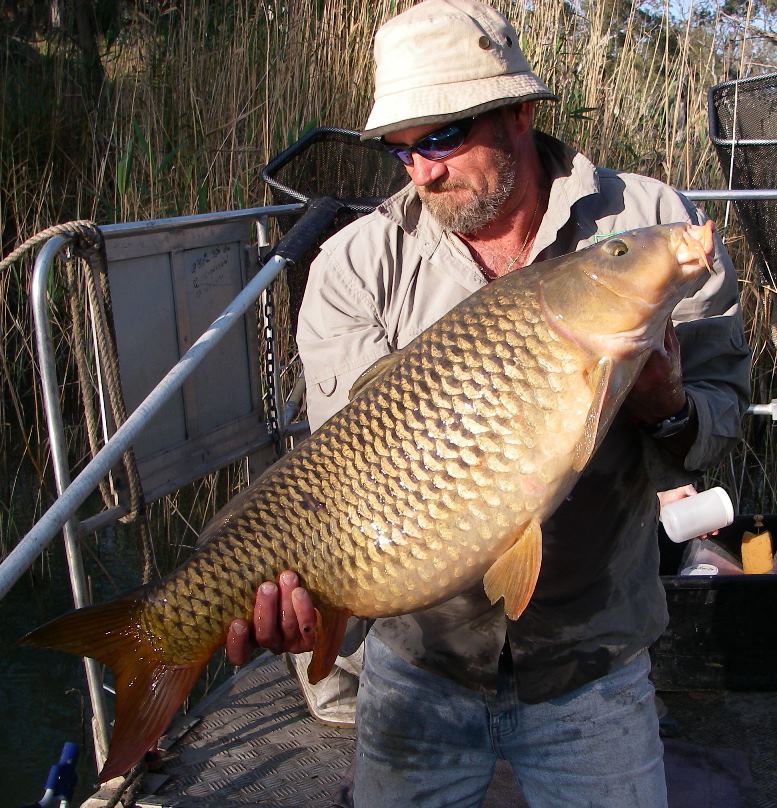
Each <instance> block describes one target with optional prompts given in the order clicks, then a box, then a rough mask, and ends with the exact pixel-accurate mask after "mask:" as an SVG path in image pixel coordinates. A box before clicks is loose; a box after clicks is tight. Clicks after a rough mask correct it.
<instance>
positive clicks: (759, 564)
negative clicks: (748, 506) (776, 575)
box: [742, 530, 774, 575]
mask: <svg viewBox="0 0 777 808" xmlns="http://www.w3.org/2000/svg"><path fill="white" fill-rule="evenodd" d="M773 563H774V559H773V558H772V536H771V534H770V533H769V531H768V530H767V531H765V532H764V533H750V532H749V531H746V532H745V534H744V535H743V536H742V569H744V571H745V574H746V575H751V574H753V573H755V574H757V573H763V572H771V571H772V564H773Z"/></svg>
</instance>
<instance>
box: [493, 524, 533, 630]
mask: <svg viewBox="0 0 777 808" xmlns="http://www.w3.org/2000/svg"><path fill="white" fill-rule="evenodd" d="M541 561H542V530H541V528H540V523H539V522H538V521H537V520H536V519H532V520H531V522H529V523H528V524H527V525H526V526H525V527H524V529H523V530H522V531H521V533H520V535H519V536H518V539H517V540H516V542H515V544H513V546H512V547H510V549H509V550H508V551H507V552H506V553H504V554H503V555H501V556H499V558H498V559H497V560H496V561H495V562H494V563H493V564H492V565H491V567H490V568H489V570H488V571H487V572H486V574H485V576H484V577H483V587H484V589H485V590H486V595H487V596H488V599H489V600H490V601H491V603H496V602H497V601H498V600H499V598H504V600H505V614H506V615H507V616H508V617H509V618H510V619H511V620H517V619H518V618H519V617H520V615H521V613H522V612H523V610H524V609H525V608H526V607H527V606H528V604H529V601H530V600H531V596H532V595H533V594H534V587H535V586H536V585H537V578H538V577H539V574H540V563H541Z"/></svg>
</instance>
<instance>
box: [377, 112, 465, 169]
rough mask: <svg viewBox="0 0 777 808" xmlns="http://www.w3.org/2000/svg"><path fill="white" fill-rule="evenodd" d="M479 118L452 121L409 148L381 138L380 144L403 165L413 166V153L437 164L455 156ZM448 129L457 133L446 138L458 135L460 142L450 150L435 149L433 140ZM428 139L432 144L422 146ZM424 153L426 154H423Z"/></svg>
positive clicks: (452, 133)
mask: <svg viewBox="0 0 777 808" xmlns="http://www.w3.org/2000/svg"><path fill="white" fill-rule="evenodd" d="M479 117H480V116H479V115H473V116H472V117H470V118H461V119H460V120H458V121H453V122H452V123H449V124H446V125H445V126H441V127H440V128H439V129H435V130H434V132H429V134H428V135H424V136H423V137H422V138H419V139H418V140H416V142H415V143H413V144H412V145H410V146H398V145H397V144H395V143H387V142H386V141H385V140H384V139H383V138H381V143H382V144H383V148H384V149H386V151H387V152H388V153H389V154H391V155H392V156H394V157H396V158H397V160H399V161H400V162H401V163H402V164H403V165H406V166H412V165H413V153H414V152H415V153H417V154H420V155H421V157H423V158H424V159H425V160H432V161H434V162H438V161H439V160H444V159H445V158H446V157H450V156H451V155H452V154H455V153H456V152H457V151H458V150H459V149H460V148H461V147H462V146H463V145H464V144H465V143H466V142H467V138H468V137H469V134H470V132H471V131H472V127H473V126H474V125H475V121H476V120H477V119H478V118H479ZM449 129H452V130H457V131H455V132H451V133H450V134H448V135H447V137H452V136H453V135H454V134H456V135H460V137H461V140H460V141H459V142H458V143H457V144H456V145H455V146H454V147H453V148H451V149H440V148H439V147H437V148H435V146H434V145H433V144H434V139H435V138H438V139H440V138H441V136H442V135H444V134H445V133H447V132H448V130H449ZM430 139H431V140H432V143H431V144H429V145H424V143H425V142H426V141H428V140H430ZM424 152H427V153H426V154H425V153H424Z"/></svg>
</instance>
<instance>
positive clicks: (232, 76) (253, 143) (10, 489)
mask: <svg viewBox="0 0 777 808" xmlns="http://www.w3.org/2000/svg"><path fill="white" fill-rule="evenodd" d="M410 4H411V3H410V2H409V0H376V2H372V3H364V2H353V0H350V1H349V0H265V1H264V2H261V3H257V2H255V0H252V2H246V0H233V1H232V2H206V0H181V2H179V3H173V2H172V0H165V2H144V0H125V2H107V0H92V1H91V2H89V1H87V0H71V2H69V3H64V2H54V1H53V0H51V1H50V2H36V1H35V0H28V1H27V2H17V3H15V4H12V5H11V6H10V7H9V8H8V9H4V11H3V14H2V16H0V37H1V39H0V65H2V69H1V71H0V94H1V95H2V97H1V98H0V221H1V222H2V250H1V252H2V254H3V255H7V254H8V253H9V252H10V251H11V249H13V248H14V247H15V246H17V245H18V244H19V243H21V242H22V241H23V240H24V239H25V238H27V237H29V236H31V235H33V234H34V233H36V232H38V231H39V230H42V229H43V228H45V227H47V226H49V225H51V224H54V223H58V222H65V221H69V220H72V219H76V218H83V219H93V220H95V221H97V222H98V223H109V222H113V221H131V220H137V219H146V218H150V217H162V216H171V215H179V214H186V213H193V212H199V211H205V210H219V209H229V208H238V207H243V206H250V205H255V204H261V203H263V202H264V201H266V189H265V188H264V186H263V183H262V182H261V179H260V176H259V172H260V169H261V168H262V166H263V165H264V164H265V163H266V162H267V161H268V160H269V158H270V157H272V156H273V155H275V154H277V153H278V152H279V151H280V150H281V149H282V148H284V147H285V146H287V145H288V144H289V143H291V142H293V141H294V140H295V139H296V138H297V137H298V136H299V135H300V134H301V133H302V132H304V131H305V130H307V129H308V128H310V127H311V126H314V125H320V124H328V125H338V126H345V127H349V128H358V127H359V126H360V125H361V124H362V123H363V121H364V120H365V117H366V113H367V111H368V108H369V103H370V93H371V73H372V67H371V41H372V36H373V33H374V31H375V29H376V28H377V26H378V25H379V24H380V23H381V22H382V21H383V20H385V19H386V18H387V17H389V16H391V15H393V14H394V13H396V12H397V11H399V10H402V9H404V8H406V7H407V6H409V5H410ZM498 5H500V6H501V8H502V9H503V10H504V11H506V12H507V13H508V14H510V15H511V16H512V18H513V20H514V22H515V23H516V26H517V27H518V28H519V30H522V31H523V32H525V35H524V39H523V41H522V46H523V47H524V49H525V51H526V53H527V56H528V57H529V60H530V62H531V63H532V64H533V65H534V67H535V69H536V71H537V72H538V73H539V74H540V75H541V76H543V77H544V78H545V79H546V80H547V81H548V83H549V84H550V86H551V87H552V88H553V89H554V90H555V91H556V92H557V93H558V95H559V96H560V98H561V102H560V103H559V104H556V105H553V104H547V105H545V106H544V108H543V109H542V111H541V114H540V126H541V127H542V128H544V129H546V130H547V131H550V132H552V133H554V134H557V135H559V136H560V137H562V138H565V139H568V140H570V141H572V142H574V143H576V144H577V145H579V146H580V148H581V149H582V150H584V151H585V152H587V153H588V154H589V155H590V156H591V158H592V159H594V160H595V161H598V162H600V163H602V164H606V165H610V166H617V167H622V168H625V169H629V170H633V171H639V172H642V173H646V174H649V175H651V176H654V177H657V178H659V179H662V180H666V181H668V182H670V183H672V184H674V185H676V186H678V187H681V188H691V187H695V188H701V187H723V186H724V180H723V177H722V175H721V173H720V170H719V167H718V164H717V159H716V157H715V154H714V151H713V149H712V146H711V144H710V142H709V139H708V137H707V117H706V93H707V89H708V88H709V87H710V86H712V85H714V84H716V83H718V82H721V81H724V80H727V79H729V78H733V77H736V76H748V75H752V74H757V73H760V72H764V70H765V69H767V68H768V66H769V65H770V64H771V65H773V64H774V62H775V59H774V55H775V42H774V34H772V33H770V29H769V25H770V24H772V23H773V21H774V2H773V0H766V1H765V2H762V3H757V4H754V3H752V2H746V1H745V0H740V1H739V2H733V1H732V2H727V4H726V5H725V6H724V7H719V4H710V3H703V4H701V5H699V6H697V7H696V8H695V10H694V12H693V14H692V15H691V16H690V17H688V18H687V19H686V18H680V17H673V16H672V15H671V14H670V13H669V11H668V8H669V6H667V8H666V9H665V7H664V6H663V4H652V3H644V4H637V3H634V4H630V3H628V2H623V1H622V0H580V2H578V3H568V2H567V3H562V2H558V0H534V2H531V3H529V2H507V0H502V2H500V3H498ZM671 8H672V9H675V8H676V7H675V6H674V5H672V6H671ZM58 10H60V11H59V15H60V16H59V17H57V15H56V13H55V12H57V11H58ZM672 13H673V14H674V13H677V12H676V11H673V12H672ZM431 46H433V45H431ZM770 69H773V68H770ZM712 213H713V215H714V216H715V218H716V219H718V221H719V222H721V223H722V221H723V219H724V211H723V209H722V208H718V209H714V210H713V211H712ZM725 235H726V238H727V239H728V241H729V248H730V250H731V252H732V255H733V256H734V258H735V261H736V263H737V266H738V270H739V273H740V278H741V288H742V299H743V304H744V307H745V311H746V317H747V324H748V333H749V337H750V342H751V345H752V346H753V349H754V355H755V364H754V383H755V390H754V400H755V401H758V402H768V401H769V400H770V399H771V398H772V397H773V395H774V393H773V389H774V383H773V372H774V359H775V348H774V345H773V344H772V342H771V339H770V333H769V330H770V325H769V324H770V322H771V318H770V307H771V296H770V290H766V289H763V288H762V287H760V286H759V284H758V283H757V282H756V280H755V277H756V276H755V272H754V268H753V262H752V259H751V257H750V255H749V253H748V250H747V248H746V245H745V244H744V243H743V239H742V238H741V236H740V235H738V231H737V229H736V227H735V226H732V227H730V228H729V230H728V232H727V233H726V234H725ZM31 265H32V259H31V257H27V258H25V259H24V260H23V261H20V262H18V263H17V264H15V265H14V266H13V267H12V268H11V269H10V270H6V271H5V272H3V273H2V275H1V276H0V301H2V303H1V304H0V333H2V337H3V341H2V350H0V377H1V378H2V382H1V383H0V384H1V388H0V389H1V390H2V394H1V395H0V457H1V458H2V459H1V460H0V552H2V550H3V549H6V550H7V549H8V548H9V546H10V545H11V544H12V543H13V542H14V541H15V540H16V539H18V537H19V536H20V535H22V534H23V533H24V532H25V531H26V530H27V529H28V528H29V526H30V525H31V523H32V521H33V520H34V519H35V518H36V517H37V516H39V515H40V513H41V511H42V510H44V509H45V507H46V505H47V504H48V503H49V502H50V501H51V498H52V493H51V487H52V483H51V474H50V463H49V458H48V453H47V447H46V437H45V427H44V425H43V418H42V413H41V412H40V408H39V406H38V404H37V403H36V402H38V401H39V396H38V392H39V391H38V390H37V388H36V381H35V375H34V362H35V360H34V355H33V348H32V343H31V336H30V333H31V332H30V322H29V313H28V310H29V306H28V300H27V288H28V279H29V276H30V272H31ZM52 295H53V298H54V300H55V301H56V302H57V309H56V317H55V328H56V329H57V330H56V334H55V339H56V340H57V342H58V345H59V347H60V349H61V366H62V367H61V374H62V377H63V378H65V379H66V388H65V391H64V396H65V400H66V401H68V402H69V401H70V399H71V398H72V400H73V402H75V401H76V395H75V394H74V392H73V389H72V388H73V387H74V386H75V381H74V380H75V371H74V364H73V360H72V357H71V340H70V334H69V326H68V321H67V318H66V316H65V312H66V308H67V304H66V300H65V295H64V293H63V290H62V289H61V288H59V287H57V288H55V289H52ZM74 411H75V410H74ZM83 432H84V431H83V427H82V425H81V424H79V423H78V419H77V416H74V419H73V424H72V425H71V427H70V432H69V437H70V440H71V443H72V457H73V458H83V457H84V456H85V455H86V451H87V450H86V449H85V446H86V443H85V440H84V434H83ZM773 469H774V458H773V448H772V443H771V439H770V426H769V425H766V424H765V419H761V420H760V421H759V422H756V421H753V422H752V423H749V424H748V426H747V439H746V442H745V443H744V444H743V447H742V450H741V451H740V452H738V453H737V455H736V456H735V457H734V458H733V460H732V462H731V464H727V465H726V467H725V468H721V469H718V470H715V471H714V472H713V474H712V478H713V479H717V480H719V481H722V482H723V484H724V485H726V486H727V487H728V488H729V489H730V490H734V491H737V492H739V494H740V496H741V498H742V511H743V512H746V511H750V512H752V511H753V510H767V511H769V510H773V509H774V507H775V491H774V490H773V488H772V485H773V483H772V478H773V474H772V471H773ZM223 476H229V477H230V481H229V484H225V485H219V484H218V483H217V482H215V481H211V482H210V483H206V484H205V485H207V486H208V492H209V496H205V497H202V496H200V495H198V493H197V492H195V491H193V492H190V494H189V495H182V500H181V501H182V502H183V501H189V500H192V501H195V500H198V501H202V500H203V499H204V500H207V501H208V503H209V504H208V505H207V506H206V507H201V508H199V509H198V510H194V511H192V512H190V511H189V510H188V508H189V507H190V506H186V508H185V507H184V506H183V505H180V504H179V502H178V501H177V500H170V501H168V502H167V503H165V504H162V505H158V506H157V514H158V516H159V522H160V524H163V525H165V528H164V529H163V530H162V531H161V532H162V535H164V533H166V532H167V531H168V530H169V523H170V518H172V517H180V523H181V524H188V525H190V526H191V529H192V531H196V530H197V529H198V528H199V526H200V525H201V523H202V520H203V519H204V518H206V517H207V516H208V515H209V514H210V513H212V511H213V508H214V507H215V505H216V500H217V499H218V497H217V496H216V494H215V492H216V491H217V490H218V491H220V492H221V494H222V495H226V493H227V492H228V491H229V490H230V489H231V488H232V481H233V475H231V472H230V474H229V475H222V477H223ZM211 494H212V496H211ZM184 510H186V516H185V518H184V517H181V516H180V514H181V512H182V511H184ZM206 511H207V513H206Z"/></svg>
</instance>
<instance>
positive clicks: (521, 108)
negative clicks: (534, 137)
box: [514, 101, 536, 135]
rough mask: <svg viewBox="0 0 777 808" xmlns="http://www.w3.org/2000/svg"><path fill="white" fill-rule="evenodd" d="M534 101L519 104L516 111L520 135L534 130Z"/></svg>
mask: <svg viewBox="0 0 777 808" xmlns="http://www.w3.org/2000/svg"><path fill="white" fill-rule="evenodd" d="M535 103H536V102H534V101H524V102H523V104H518V105H517V106H516V107H514V109H515V123H516V127H517V129H518V133H519V134H521V135H522V134H523V133H524V132H526V131H527V130H529V129H531V128H532V125H533V124H534V106H535Z"/></svg>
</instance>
